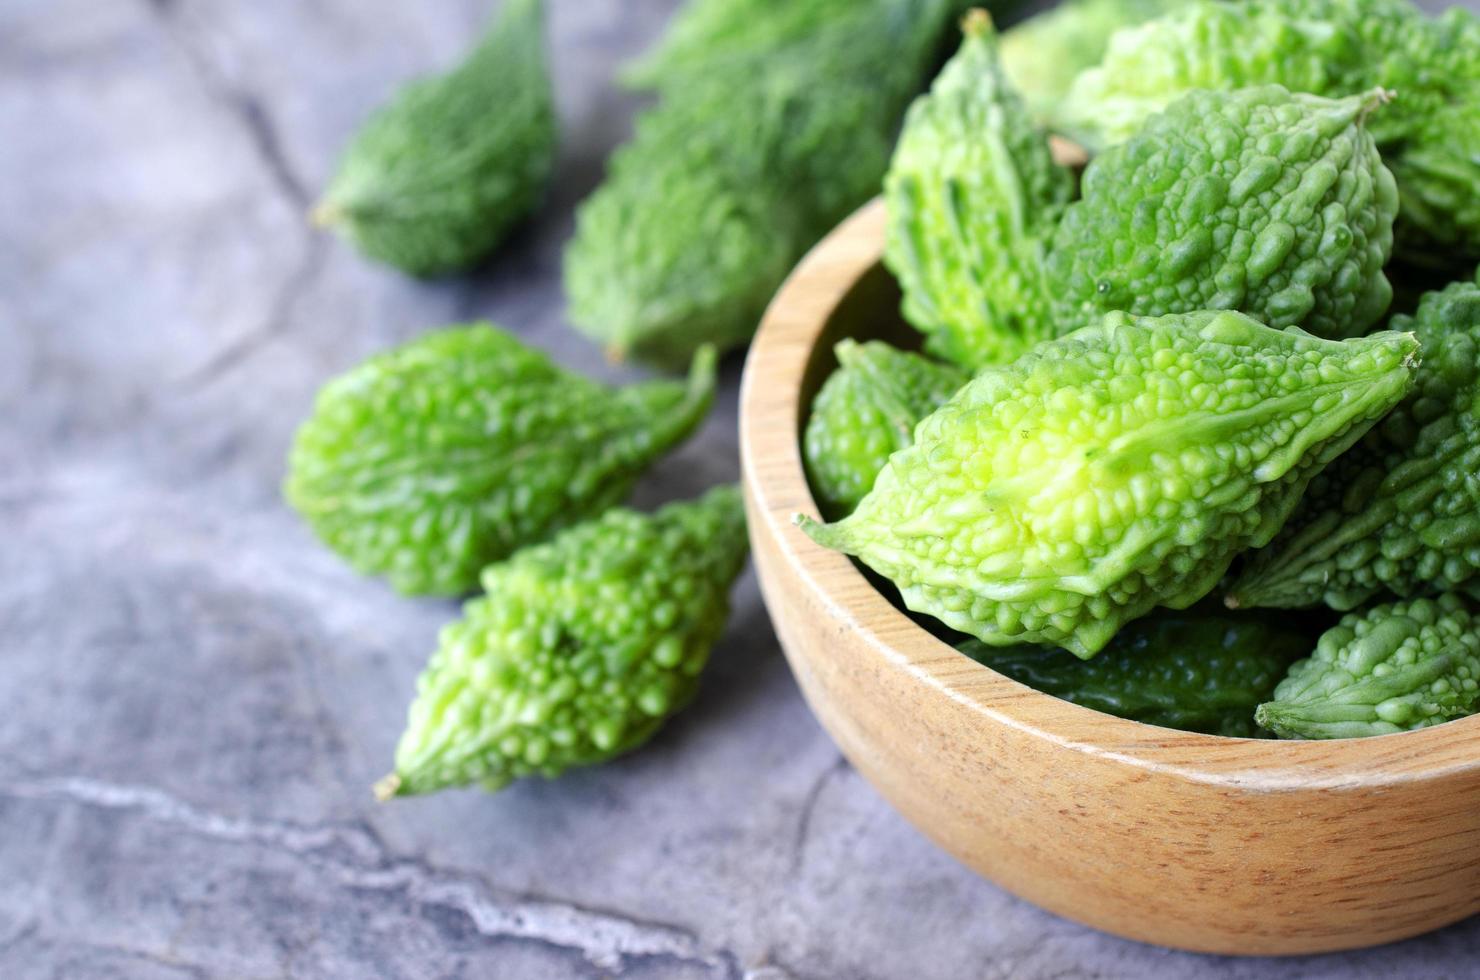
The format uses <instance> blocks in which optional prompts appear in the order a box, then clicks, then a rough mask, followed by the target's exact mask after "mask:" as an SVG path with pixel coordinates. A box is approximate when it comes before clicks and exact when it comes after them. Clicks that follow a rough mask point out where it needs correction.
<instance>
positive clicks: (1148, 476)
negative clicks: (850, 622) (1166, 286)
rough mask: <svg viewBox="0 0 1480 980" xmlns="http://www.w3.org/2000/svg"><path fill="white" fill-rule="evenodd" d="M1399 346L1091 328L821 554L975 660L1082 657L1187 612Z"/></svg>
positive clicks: (1027, 369)
mask: <svg viewBox="0 0 1480 980" xmlns="http://www.w3.org/2000/svg"><path fill="white" fill-rule="evenodd" d="M1417 349H1418V344H1417V341H1416V340H1415V339H1414V338H1413V336H1412V335H1410V334H1400V333H1379V334H1373V335H1371V336H1368V337H1363V338H1359V339H1355V340H1348V341H1330V340H1322V339H1320V338H1318V337H1313V336H1311V335H1308V334H1304V333H1301V332H1299V331H1281V330H1273V329H1271V328H1269V327H1265V326H1263V325H1261V324H1259V323H1257V322H1255V321H1254V320H1251V319H1250V318H1248V317H1246V316H1243V315H1241V314H1238V313H1232V312H1210V311H1205V312H1198V313H1190V314H1180V315H1173V316H1166V317H1133V316H1129V315H1126V314H1123V313H1112V314H1109V315H1108V316H1106V317H1105V318H1104V320H1103V322H1102V323H1101V324H1099V325H1098V326H1095V327H1089V328H1086V329H1084V330H1082V331H1079V332H1076V333H1073V334H1070V335H1069V336H1067V337H1064V338H1061V339H1059V340H1054V341H1047V342H1045V343H1043V344H1040V345H1038V346H1037V347H1035V348H1033V349H1032V350H1031V351H1029V352H1028V353H1027V354H1025V355H1024V356H1023V357H1021V358H1019V359H1018V360H1017V361H1015V362H1013V363H1012V364H1010V365H1007V366H1004V367H1000V368H989V369H987V370H985V371H983V372H981V373H980V374H978V375H977V376H976V378H974V379H973V380H972V381H971V382H970V383H968V384H967V385H966V387H964V388H962V389H961V390H960V391H959V392H957V393H956V395H955V396H954V397H953V398H952V399H951V400H950V401H948V402H946V404H945V405H943V406H941V408H940V409H939V410H937V411H936V412H935V413H934V414H932V415H930V416H928V417H927V418H926V419H925V420H924V421H922V422H921V423H920V425H919V426H918V427H917V428H916V430H915V443H914V445H913V446H911V447H910V448H908V449H904V450H901V451H900V452H898V453H895V454H894V455H893V456H891V457H890V459H889V464H888V465H887V466H886V467H885V468H884V470H883V472H882V473H880V474H879V478H878V480H877V481H875V483H874V488H873V490H872V491H870V492H869V494H868V496H866V497H865V498H864V499H863V501H862V503H860V504H859V506H858V508H857V509H856V510H855V511H854V512H853V513H852V514H850V515H849V516H848V517H846V518H844V519H843V520H841V521H839V522H837V523H834V524H827V525H822V524H818V523H817V522H815V521H813V520H811V519H810V518H806V517H803V516H801V515H798V522H799V523H800V524H802V525H803V528H804V529H805V530H806V532H807V533H808V534H810V535H811V536H812V537H813V539H815V540H816V541H817V542H819V543H820V544H823V545H825V546H827V547H830V548H835V549H837V550H840V551H844V552H847V553H848V554H851V555H855V556H857V557H858V558H860V559H861V560H862V561H863V562H864V563H865V564H867V565H869V566H870V567H872V568H873V569H874V570H875V571H877V572H879V573H880V574H882V575H884V576H885V577H886V578H889V579H891V580H892V581H893V582H894V584H895V585H896V586H897V587H898V588H899V590H900V593H901V595H902V597H903V599H904V602H905V604H906V605H907V606H908V607H909V608H910V609H913V610H915V611H917V612H923V613H927V614H929V615H931V616H934V617H936V618H937V619H940V620H942V621H943V622H944V623H945V624H946V625H948V626H950V627H951V628H953V629H956V630H959V631H961V632H963V633H967V634H970V635H972V636H975V637H977V638H978V639H980V640H982V641H983V642H985V643H988V644H991V645H993V646H1005V645H1009V644H1013V643H1020V642H1030V643H1043V644H1051V645H1055V646H1062V647H1064V648H1066V649H1068V650H1070V651H1071V652H1072V653H1074V654H1075V655H1077V656H1080V657H1084V658H1089V657H1091V656H1093V655H1094V654H1095V653H1096V652H1098V651H1099V650H1100V649H1101V648H1103V647H1104V646H1105V644H1106V643H1108V642H1109V640H1110V638H1111V636H1113V635H1114V634H1115V632H1116V630H1118V629H1119V628H1120V627H1121V626H1122V625H1123V624H1125V623H1127V622H1129V621H1130V620H1133V619H1135V618H1137V617H1138V616H1141V615H1143V614H1145V613H1146V612H1148V611H1150V610H1151V609H1152V608H1153V607H1155V606H1158V605H1165V606H1171V607H1173V608H1185V607H1186V606H1188V605H1191V604H1192V603H1193V602H1195V601H1196V600H1197V599H1199V598H1201V597H1202V596H1204V595H1206V594H1207V593H1208V592H1209V591H1210V590H1211V589H1212V588H1213V587H1214V585H1216V584H1217V582H1218V580H1219V579H1220V578H1221V577H1222V576H1223V574H1224V572H1225V571H1227V569H1228V566H1229V563H1230V562H1231V561H1232V560H1233V558H1234V556H1235V555H1236V554H1237V553H1239V552H1240V551H1243V550H1244V549H1246V548H1248V547H1251V546H1258V545H1261V544H1264V543H1266V542H1268V541H1269V539H1270V538H1271V537H1273V536H1274V534H1275V532H1276V531H1278V530H1279V528H1280V525H1281V524H1283V523H1284V521H1285V519H1286V517H1287V516H1288V515H1289V512H1290V510H1291V509H1292V508H1293V507H1294V506H1295V503H1296V502H1297V500H1298V499H1299V497H1300V494H1301V492H1302V491H1303V490H1304V489H1305V485H1306V483H1307V482H1308V481H1309V479H1310V477H1311V476H1312V474H1314V473H1315V472H1316V471H1317V470H1319V469H1320V468H1321V467H1323V466H1325V465H1326V464H1327V463H1328V462H1330V461H1331V459H1333V458H1334V457H1335V456H1337V455H1338V454H1340V453H1341V452H1342V451H1344V450H1345V449H1346V448H1347V447H1348V446H1350V445H1351V443H1352V442H1354V441H1355V440H1356V439H1357V438H1359V437H1360V436H1361V435H1362V433H1364V432H1365V431H1366V430H1367V428H1368V427H1369V426H1370V425H1371V424H1372V423H1373V422H1375V421H1376V420H1377V419H1378V418H1380V417H1381V416H1382V415H1384V414H1385V413H1386V412H1387V411H1388V410H1389V409H1390V408H1392V406H1393V405H1395V404H1396V403H1397V402H1398V401H1399V399H1401V398H1402V397H1403V396H1404V395H1405V394H1406V393H1407V391H1408V387H1409V384H1410V380H1411V373H1412V364H1413V362H1414V360H1415V357H1416V354H1417Z"/></svg>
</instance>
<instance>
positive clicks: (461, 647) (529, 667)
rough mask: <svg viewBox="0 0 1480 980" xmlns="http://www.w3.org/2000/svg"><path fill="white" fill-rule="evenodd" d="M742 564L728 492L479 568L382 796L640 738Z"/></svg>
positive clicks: (486, 776)
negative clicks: (478, 585)
mask: <svg viewBox="0 0 1480 980" xmlns="http://www.w3.org/2000/svg"><path fill="white" fill-rule="evenodd" d="M745 553H746V538H745V514H744V509H743V507H742V505H741V497H740V491H739V488H738V487H735V486H725V487H719V488H716V489H714V490H712V491H710V492H709V493H708V494H706V495H705V496H703V497H701V498H700V499H698V500H696V501H689V502H681V503H675V504H669V505H668V506H666V507H663V508H662V509H660V510H658V511H656V512H655V513H652V514H639V513H636V512H633V511H630V510H627V509H625V508H615V509H613V510H609V511H607V512H606V513H605V514H603V515H601V516H600V517H598V518H596V519H595V520H592V521H588V522H586V523H584V524H579V525H577V526H575V527H573V528H569V529H567V530H565V531H562V532H561V533H560V534H559V535H557V536H556V537H554V538H552V539H551V540H550V541H549V542H547V543H545V544H540V545H534V546H532V547H530V548H526V549H524V550H522V551H520V552H518V553H517V554H515V555H514V557H512V558H510V559H509V560H508V561H505V562H502V563H500V564H496V565H492V566H490V567H489V568H488V569H487V570H486V571H485V572H484V573H483V588H484V591H485V593H486V594H485V595H484V596H482V597H481V598H478V599H474V600H472V601H470V602H468V603H467V604H466V606H465V607H464V610H463V616H462V618H461V619H460V620H458V621H457V622H455V623H453V624H451V625H450V626H447V627H446V628H445V629H444V630H443V631H442V635H441V638H440V641H439V643H438V647H437V650H436V652H435V653H434V654H433V655H432V658H431V661H430V663H428V665H427V669H426V671H425V672H424V673H423V674H422V676H421V678H420V680H418V681H417V694H416V699H415V701H414V702H413V703H412V705H411V710H410V716H409V719H408V722H407V726H406V731H405V734H403V735H402V736H401V741H400V745H399V746H398V747H397V749H396V766H395V772H394V773H393V774H392V775H391V776H388V777H387V778H386V779H385V780H382V781H381V782H380V783H379V784H378V785H377V786H376V793H377V795H379V796H381V797H382V798H385V797H389V796H393V795H403V796H404V795H411V794H416V793H430V792H433V791H435V790H439V789H445V788H448V787H452V786H464V785H468V784H472V783H479V784H481V785H482V786H484V787H485V788H486V789H490V790H496V789H499V788H500V787H502V786H504V785H505V784H507V783H508V782H509V781H510V780H513V779H516V778H519V777H521V776H529V775H536V774H539V775H544V776H555V775H558V774H559V773H560V772H562V771H563V770H566V769H569V768H570V767H572V766H583V765H590V764H592V763H596V762H601V761H603V760H606V759H609V758H611V757H612V756H615V755H618V754H620V753H622V752H627V751H629V750H631V749H633V748H636V747H637V746H638V745H640V744H642V743H643V742H645V741H647V739H648V738H650V737H651V736H652V735H653V733H654V732H656V731H657V730H658V728H660V727H661V726H662V724H663V722H664V721H665V720H666V719H667V718H668V717H669V716H670V715H672V714H673V713H674V712H675V711H677V710H679V709H680V708H682V707H683V706H684V705H685V704H686V703H687V702H688V701H689V699H690V698H691V697H692V696H693V694H694V692H695V691H696V690H697V688H698V684H699V674H700V671H702V670H703V668H704V664H705V663H706V662H707V661H708V659H709V651H710V648H711V647H712V646H713V645H714V642H715V640H716V639H718V637H719V635H720V633H721V632H722V631H723V630H724V626H725V620H726V618H727V616H728V614H729V598H728V596H729V590H730V585H731V583H732V582H733V581H734V579H735V577H736V576H737V575H738V574H739V573H740V568H741V566H742V565H743V564H744V562H745Z"/></svg>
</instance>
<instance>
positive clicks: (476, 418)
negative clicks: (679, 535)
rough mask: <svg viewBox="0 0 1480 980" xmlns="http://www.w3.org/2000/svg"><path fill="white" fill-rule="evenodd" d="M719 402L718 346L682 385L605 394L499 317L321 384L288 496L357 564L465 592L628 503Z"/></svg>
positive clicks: (397, 580) (407, 589)
mask: <svg viewBox="0 0 1480 980" xmlns="http://www.w3.org/2000/svg"><path fill="white" fill-rule="evenodd" d="M713 401H714V352H713V351H712V350H705V351H702V352H701V353H700V354H699V355H698V356H697V357H695V359H694V365H693V370H692V372H691V376H690V378H689V381H688V382H687V383H685V382H679V381H666V380H664V381H649V382H645V383H641V384H635V385H630V386H628V387H625V388H611V387H608V386H606V385H602V384H597V383H596V382H594V381H591V380H589V379H587V378H583V377H581V376H580V375H577V374H573V373H571V372H569V371H565V370H562V369H561V368H560V367H559V366H557V365H556V364H554V363H553V362H551V361H550V359H549V358H547V357H546V356H545V355H544V354H542V353H540V352H539V351H537V350H534V349H532V348H529V347H526V346H525V345H524V344H522V343H520V341H519V340H518V339H517V338H515V337H514V336H512V335H511V334H509V333H507V332H505V331H503V330H500V329H499V328H497V327H494V326H492V325H490V324H487V323H479V324H472V325H470V326H462V327H449V328H446V329H444V330H439V331H436V332H434V333H431V334H428V335H426V336H424V337H420V338H418V339H416V340H414V341H412V342H410V343H408V344H404V345H402V346H400V347H398V348H396V349H395V350H391V351H387V352H386V353H383V354H378V355H376V356H375V357H372V358H370V359H369V360H367V361H365V362H364V363H363V364H360V365H359V366H357V367H355V368H354V369H352V370H350V371H348V372H347V373H345V374H343V375H341V376H340V377H338V378H335V379H333V380H332V381H330V382H328V383H327V384H326V385H324V387H323V389H322V390H320V392H319V395H318V398H317V400H316V401H315V404H314V410H313V414H312V415H311V416H310V417H309V418H308V420H307V421H305V422H304V423H303V425H302V426H301V427H299V429H298V434H297V436H296V438H295V439H294V441H293V450H292V453H291V455H290V457H289V459H288V477H287V480H286V482H285V484H284V488H283V489H284V494H285V495H286V496H287V498H288V502H289V503H290V504H292V506H293V508H294V509H295V510H297V511H298V513H299V514H301V515H302V516H303V517H304V519H305V520H307V521H308V523H309V525H310V526H311V527H312V528H313V529H314V531H315V533H317V534H318V536H319V537H320V538H322V539H323V541H324V543H325V544H327V545H329V547H331V548H333V549H334V550H335V551H336V552H338V553H339V554H340V555H342V556H343V557H344V559H345V560H346V561H348V562H349V563H350V564H351V565H353V566H354V567H355V568H356V569H357V570H359V571H361V572H365V573H368V574H374V575H385V576H386V577H387V578H389V579H390V582H391V585H392V586H394V587H395V588H396V589H397V590H398V591H400V592H404V593H408V594H419V593H434V594H439V595H459V594H462V593H466V592H468V591H470V590H472V589H473V588H474V587H475V586H476V585H477V583H478V573H479V572H480V571H481V570H482V569H483V567H484V566H485V565H487V564H488V563H489V562H491V561H497V560H498V559H500V558H505V557H507V556H508V555H509V554H510V553H511V552H513V551H514V550H515V549H517V548H519V547H522V546H523V545H527V544H532V543H534V542H536V541H540V540H542V539H544V538H546V537H548V536H549V535H550V534H551V533H553V532H554V531H556V530H558V529H560V528H562V527H565V526H567V525H569V524H572V523H574V522H576V521H579V520H582V519H583V518H586V517H590V516H593V515H596V514H599V513H601V512H602V511H603V510H605V509H606V508H608V507H610V506H612V505H613V504H616V503H618V502H620V501H621V500H622V498H624V497H625V496H626V495H627V494H628V492H629V491H630V490H631V489H632V485H633V484H634V483H635V482H636V481H637V478H638V477H639V476H641V475H642V473H643V471H645V470H646V469H647V468H648V466H650V465H651V464H652V463H653V462H654V461H656V460H657V459H658V458H659V457H661V456H662V455H663V454H664V453H666V452H667V451H668V450H669V449H671V448H673V447H674V446H676V445H678V443H680V442H682V441H683V440H684V439H685V438H687V437H688V435H689V434H690V433H692V432H693V431H694V429H695V428H696V427H697V426H698V425H699V423H700V422H701V421H703V419H704V416H705V415H706V414H707V413H708V411H709V406H710V405H711V404H712V403H713Z"/></svg>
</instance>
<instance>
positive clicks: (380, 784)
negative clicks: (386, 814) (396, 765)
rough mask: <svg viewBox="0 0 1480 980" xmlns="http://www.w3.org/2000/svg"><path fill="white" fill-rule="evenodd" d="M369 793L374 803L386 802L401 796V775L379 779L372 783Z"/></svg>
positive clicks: (390, 774)
mask: <svg viewBox="0 0 1480 980" xmlns="http://www.w3.org/2000/svg"><path fill="white" fill-rule="evenodd" d="M370 792H373V793H374V798H376V802H386V801H389V799H394V798H397V796H400V795H401V774H400V773H388V774H385V776H382V777H380V779H377V780H376V782H374V785H373V786H371V788H370Z"/></svg>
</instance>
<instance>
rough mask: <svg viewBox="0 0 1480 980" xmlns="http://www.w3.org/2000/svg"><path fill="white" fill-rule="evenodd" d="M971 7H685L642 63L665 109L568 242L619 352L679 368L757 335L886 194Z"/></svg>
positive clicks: (757, 0)
mask: <svg viewBox="0 0 1480 980" xmlns="http://www.w3.org/2000/svg"><path fill="white" fill-rule="evenodd" d="M959 6H961V3H960V0H806V2H802V3H797V2H796V0H738V2H736V0H700V2H697V3H695V4H694V5H692V6H691V7H690V8H688V9H687V10H686V11H685V13H684V14H683V15H682V16H681V17H680V19H679V21H678V23H677V24H676V25H675V27H674V28H673V31H672V35H673V37H674V40H673V41H672V42H670V44H669V45H668V46H666V47H665V48H664V49H663V53H661V54H660V55H659V56H657V57H656V59H655V60H654V61H653V62H652V63H651V64H650V65H649V66H648V68H647V69H646V70H645V71H644V72H643V73H642V76H643V79H644V80H645V81H650V82H651V83H652V84H653V85H655V87H656V88H657V89H658V91H659V96H660V99H659V103H658V105H657V106H655V107H654V108H652V109H650V110H649V111H647V112H646V113H644V114H643V115H642V117H641V118H640V119H639V120H638V123H637V131H636V134H635V136H634V137H633V139H632V141H631V142H629V143H628V144H627V145H626V146H624V147H622V148H621V149H620V150H618V151H617V153H616V154H615V155H614V156H613V158H612V160H611V165H610V169H609V172H608V175H607V179H606V181H605V182H604V183H603V184H602V185H601V186H600V187H599V188H598V189H597V191H596V192H595V193H594V194H593V195H592V196H591V197H590V198H589V199H588V200H587V201H586V202H585V203H584V204H583V205H582V206H581V208H580V211H579V213H578V214H577V222H576V234H575V237H574V239H572V241H571V243H570V245H569V247H568V249H567V251H566V254H565V284H566V291H567V293H568V295H569V297H570V314H571V318H572V320H573V321H574V322H575V324H576V325H577V326H578V327H579V328H580V329H581V330H582V331H583V332H585V333H586V334H588V335H589V336H591V337H592V338H593V339H596V340H598V341H600V342H602V343H603V344H605V345H606V346H607V348H608V349H609V351H610V352H611V353H612V354H613V355H615V356H618V357H622V356H627V355H632V356H636V357H640V358H643V359H646V360H652V361H657V362H659V363H665V364H667V363H674V362H681V361H682V360H683V359H684V358H686V357H687V356H688V355H689V354H690V353H692V351H693V350H694V349H695V348H696V347H697V346H698V345H699V344H701V343H704V342H706V341H707V342H712V343H714V344H716V345H718V346H719V347H721V348H723V347H728V346H732V345H736V344H740V343H743V342H744V341H745V340H746V339H747V338H748V337H749V336H750V335H751V333H752V332H754V330H755V326H756V322H757V320H758V319H759V317H760V313H761V310H762V309H763V307H764V306H765V303H766V302H767V300H768V299H769V298H770V296H771V295H772V293H774V292H775V290H776V287H777V286H778V285H779V284H780V282H781V280H782V279H783V278H784V277H785V275H786V273H787V271H788V270H789V269H790V268H791V267H792V266H793V265H794V264H795V262H796V260H797V259H798V258H799V257H800V256H801V254H802V252H803V251H805V250H806V249H807V248H808V247H809V246H811V245H812V243H813V242H815V241H816V240H817V239H818V238H820V237H821V236H822V235H823V233H825V232H826V231H827V230H828V229H830V228H831V227H832V226H833V225H835V224H836V223H837V222H838V221H839V220H840V219H841V218H842V217H843V216H844V215H846V214H847V213H848V212H849V211H851V210H852V209H853V208H855V207H857V206H858V205H859V204H861V203H863V202H864V201H865V200H867V199H868V198H869V196H870V195H872V194H873V193H875V192H876V191H877V189H878V186H879V181H880V179H881V178H882V176H883V174H884V171H885V169H886V168H887V164H888V158H889V151H890V147H891V144H892V139H893V135H894V130H895V127H896V126H897V124H898V121H899V118H900V116H901V114H902V113H903V111H904V107H905V105H906V103H907V102H908V100H909V99H910V97H911V96H913V95H914V94H915V93H916V92H917V91H918V90H919V88H920V86H921V85H922V84H923V82H924V81H925V79H926V77H927V76H928V73H929V71H930V69H931V68H932V67H933V65H934V59H935V56H936V48H937V45H938V43H939V42H940V41H941V39H942V37H943V36H944V33H945V29H946V26H947V24H948V22H949V20H950V17H951V15H952V14H953V13H954V12H955V10H956V9H957V8H958V7H959ZM770 18H775V20H774V22H770V23H765V22H767V21H768V19H770ZM740 25H749V26H744V27H742V26H740ZM698 66H705V67H704V68H703V69H702V70H701V69H700V68H699V67H698Z"/></svg>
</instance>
